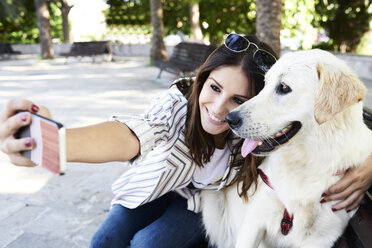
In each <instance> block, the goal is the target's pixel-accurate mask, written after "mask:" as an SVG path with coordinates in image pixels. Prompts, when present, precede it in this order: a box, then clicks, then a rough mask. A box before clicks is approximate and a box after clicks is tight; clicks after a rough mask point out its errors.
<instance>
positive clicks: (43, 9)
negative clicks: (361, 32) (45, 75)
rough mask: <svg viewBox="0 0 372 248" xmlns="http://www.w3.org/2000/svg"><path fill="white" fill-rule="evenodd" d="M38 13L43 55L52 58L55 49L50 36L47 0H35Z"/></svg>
mask: <svg viewBox="0 0 372 248" xmlns="http://www.w3.org/2000/svg"><path fill="white" fill-rule="evenodd" d="M34 1H35V2H34V3H35V9H36V14H37V26H38V28H39V41H40V45H41V57H42V58H43V59H52V58H53V56H54V51H53V47H52V38H51V36H50V22H49V19H50V15H49V10H48V7H47V4H46V0H34Z"/></svg>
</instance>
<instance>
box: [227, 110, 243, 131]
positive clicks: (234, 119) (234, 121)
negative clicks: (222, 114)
mask: <svg viewBox="0 0 372 248" xmlns="http://www.w3.org/2000/svg"><path fill="white" fill-rule="evenodd" d="M226 121H227V123H228V124H229V126H230V127H231V128H232V129H237V128H239V127H241V125H242V122H243V121H242V118H241V117H240V114H239V112H237V111H234V112H231V113H228V114H227V115H226Z"/></svg>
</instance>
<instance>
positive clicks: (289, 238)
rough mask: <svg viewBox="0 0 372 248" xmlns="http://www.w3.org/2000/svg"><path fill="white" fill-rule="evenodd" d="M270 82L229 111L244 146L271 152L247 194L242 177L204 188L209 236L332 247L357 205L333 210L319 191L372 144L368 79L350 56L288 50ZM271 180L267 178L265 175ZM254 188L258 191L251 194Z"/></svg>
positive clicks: (215, 240)
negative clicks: (365, 109) (365, 103)
mask: <svg viewBox="0 0 372 248" xmlns="http://www.w3.org/2000/svg"><path fill="white" fill-rule="evenodd" d="M265 81H266V83H265V87H264V89H263V90H262V91H261V92H260V93H259V94H258V95H257V96H256V97H254V98H252V99H251V100H249V101H248V102H246V103H244V104H243V105H241V106H239V107H238V108H237V109H235V110H234V111H233V112H232V113H230V114H229V115H228V116H227V119H228V121H229V123H230V126H231V127H232V129H233V131H234V132H235V133H236V134H237V135H239V136H240V137H243V138H245V142H244V144H243V147H242V154H243V156H244V155H247V154H248V153H249V152H251V151H252V150H253V153H254V154H258V155H269V156H268V157H266V158H265V160H264V162H263V163H262V164H261V165H260V166H259V170H260V176H261V177H260V178H259V179H258V184H257V190H256V191H255V192H254V188H255V187H254V185H253V186H251V188H250V189H249V196H250V197H249V200H248V202H244V201H243V200H242V199H241V198H240V197H239V196H238V194H237V187H236V186H237V185H234V186H232V187H229V188H227V189H225V190H223V191H219V192H212V191H211V192H205V193H203V195H202V200H203V219H204V223H205V227H206V231H207V234H208V236H209V238H210V242H211V243H212V244H213V245H216V246H217V247H220V248H225V247H226V248H229V247H239V248H240V247H244V248H247V247H248V248H252V247H301V248H304V247H317V248H319V247H332V245H333V244H334V242H335V241H336V240H337V238H338V237H339V236H340V235H341V234H342V233H343V230H344V228H345V227H346V225H347V224H348V221H349V219H350V218H351V217H352V215H353V214H354V213H355V211H351V212H349V213H347V212H346V211H345V210H340V211H332V209H331V206H332V205H333V204H334V203H335V202H329V203H323V204H321V203H320V200H321V195H322V193H323V192H324V191H326V189H327V188H328V187H330V186H331V185H332V184H334V183H335V182H337V181H338V180H339V179H340V177H341V176H336V175H335V173H336V172H337V171H341V170H343V169H347V168H350V167H352V166H357V165H358V164H360V163H362V162H363V161H365V160H366V158H367V157H368V156H369V155H370V154H371V152H372V147H371V143H372V132H371V131H370V130H369V129H368V128H367V127H366V125H365V124H364V123H363V118H362V100H363V98H364V96H365V87H364V86H363V85H362V83H361V82H360V81H359V80H358V78H357V77H356V76H355V74H354V73H353V72H352V71H351V70H350V69H349V68H348V67H347V66H346V64H345V63H344V62H342V61H341V60H339V59H337V58H336V57H335V56H333V55H332V54H331V53H328V52H325V51H321V50H310V51H300V52H294V53H290V54H285V55H284V56H283V57H282V58H281V59H279V60H278V61H277V62H276V64H275V65H274V66H273V67H272V68H271V69H270V71H269V72H268V73H267V74H266V77H265ZM264 181H265V182H264ZM253 192H254V194H253Z"/></svg>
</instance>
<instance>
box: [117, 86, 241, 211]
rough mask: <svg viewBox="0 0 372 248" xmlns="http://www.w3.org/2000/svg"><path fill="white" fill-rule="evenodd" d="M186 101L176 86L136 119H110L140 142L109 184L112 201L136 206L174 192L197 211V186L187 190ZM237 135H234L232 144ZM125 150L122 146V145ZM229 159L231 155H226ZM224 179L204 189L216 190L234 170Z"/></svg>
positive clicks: (191, 169)
mask: <svg viewBox="0 0 372 248" xmlns="http://www.w3.org/2000/svg"><path fill="white" fill-rule="evenodd" d="M186 112H187V100H186V98H185V97H184V96H183V95H182V93H181V92H180V91H179V90H178V89H177V87H176V86H173V87H171V88H170V89H169V90H167V91H165V92H164V93H162V94H160V95H159V96H158V97H156V99H155V100H154V101H153V102H152V103H151V104H150V107H149V108H148V109H147V110H146V111H145V112H144V113H143V114H142V115H141V116H140V117H137V118H134V117H130V118H120V117H116V118H114V120H117V121H120V122H122V123H124V124H125V125H127V126H128V127H129V128H130V129H131V130H132V131H133V132H134V133H135V134H136V136H137V137H138V139H139V141H140V155H139V156H137V157H136V158H135V159H134V160H133V161H132V166H131V168H130V169H129V170H128V171H127V172H125V173H124V174H123V175H122V176H121V177H119V178H118V179H117V180H116V181H115V182H114V184H113V185H112V191H113V193H114V194H115V197H114V199H113V200H112V204H121V205H123V206H125V207H127V208H136V207H138V206H140V205H142V204H145V203H147V202H150V201H152V200H154V199H157V198H158V197H160V196H162V195H164V194H166V193H168V192H170V191H176V192H178V193H179V194H181V195H182V196H183V197H185V198H186V199H188V209H189V210H191V211H194V212H199V211H200V189H189V188H187V187H186V186H187V185H189V184H190V182H191V178H192V175H193V173H194V171H195V168H196V164H195V163H194V162H193V161H192V158H191V155H190V153H189V149H188V147H187V146H186V144H185V133H184V129H185V122H186ZM237 140H238V138H234V140H233V145H234V144H235V143H236V142H237ZM124 149H125V148H124ZM230 161H231V156H230ZM228 172H229V167H228V169H227V170H226V171H225V175H224V178H225V179H224V180H222V181H221V182H220V183H218V184H215V185H210V186H208V187H206V188H205V189H214V190H219V189H221V188H222V187H223V186H225V185H226V184H227V183H230V182H231V180H232V179H233V177H234V176H235V174H236V170H235V169H234V170H233V171H232V173H230V175H229V176H228V178H226V176H227V174H228Z"/></svg>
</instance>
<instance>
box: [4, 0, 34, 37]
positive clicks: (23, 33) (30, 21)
mask: <svg viewBox="0 0 372 248" xmlns="http://www.w3.org/2000/svg"><path fill="white" fill-rule="evenodd" d="M1 5H2V6H1V8H0V9H1V10H2V11H1V13H0V14H1V15H0V41H2V42H10V43H35V41H36V40H37V38H38V33H39V32H38V29H37V23H36V12H35V6H34V1H32V0H24V1H13V0H6V1H1ZM15 13H17V14H15Z"/></svg>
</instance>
